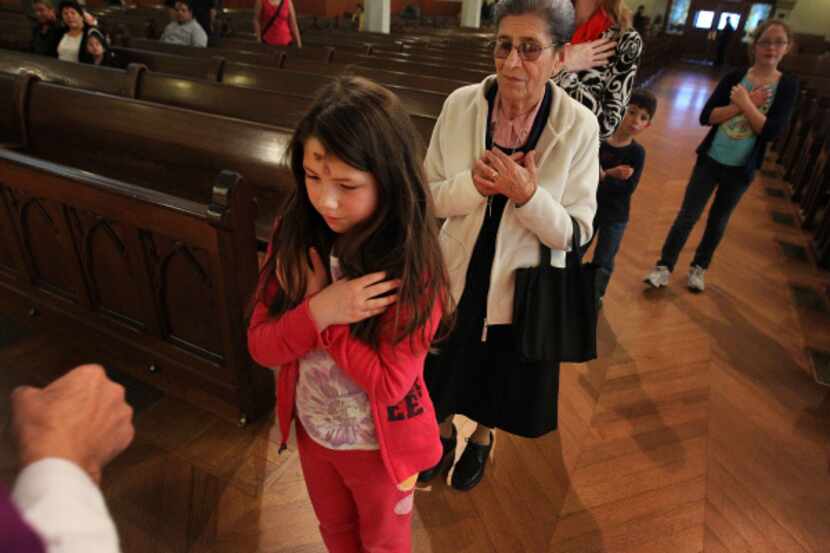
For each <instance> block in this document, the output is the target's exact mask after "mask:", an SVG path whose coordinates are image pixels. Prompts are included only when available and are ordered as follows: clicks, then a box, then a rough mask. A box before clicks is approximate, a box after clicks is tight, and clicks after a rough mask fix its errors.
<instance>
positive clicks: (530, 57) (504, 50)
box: [493, 39, 556, 61]
mask: <svg viewBox="0 0 830 553" xmlns="http://www.w3.org/2000/svg"><path fill="white" fill-rule="evenodd" d="M555 46H556V45H555V44H549V45H548V46H542V45H541V44H539V43H538V42H532V41H526V42H520V43H518V44H513V43H512V42H511V41H509V40H506V39H505V40H497V41H495V42H494V43H493V55H494V56H496V58H498V59H505V58H507V57H509V56H510V52H512V51H513V49H514V48H515V49H516V52H518V53H519V58H521V59H522V60H524V61H536V60H537V59H539V56H541V55H542V51H543V50H547V49H548V48H554V47H555Z"/></svg>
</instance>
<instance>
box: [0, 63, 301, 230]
mask: <svg viewBox="0 0 830 553" xmlns="http://www.w3.org/2000/svg"><path fill="white" fill-rule="evenodd" d="M14 78H15V77H13V76H11V75H6V74H0V82H1V81H2V80H3V79H14ZM17 78H18V79H21V80H25V79H27V78H29V79H30V80H33V81H37V78H34V77H32V76H29V75H18V76H17ZM0 90H2V87H0ZM7 100H8V99H3V98H0V101H7ZM26 102H27V103H26V106H25V110H26V111H25V113H23V114H22V115H18V117H17V121H18V123H19V124H20V125H21V128H19V129H18V131H17V134H18V136H20V137H22V140H21V142H22V145H21V148H22V149H23V150H24V151H25V152H26V153H29V154H31V155H34V156H35V157H40V158H43V159H47V160H50V161H54V162H56V163H59V164H62V165H67V166H70V167H76V168H79V169H84V170H87V171H90V172H92V173H96V174H100V175H104V176H107V177H110V178H116V179H121V180H128V181H129V182H130V183H131V184H136V185H139V186H143V187H146V188H150V189H153V190H158V191H161V192H164V193H168V194H172V195H175V196H178V197H182V198H185V199H188V200H191V201H195V202H203V203H204V202H207V201H208V200H209V195H210V186H211V182H212V179H213V178H214V176H215V175H216V174H217V173H218V172H220V171H222V170H231V171H235V172H237V173H239V174H241V175H242V176H243V177H244V178H245V180H246V181H248V182H250V184H251V185H252V186H253V187H254V190H255V193H256V198H257V202H258V205H259V210H258V219H257V222H256V229H257V236H258V237H259V238H260V240H262V241H266V240H267V238H268V237H269V236H270V232H271V227H272V223H273V218H274V214H275V213H276V211H277V209H278V207H279V205H280V203H281V202H282V200H283V199H284V197H285V194H286V191H287V190H288V189H289V188H291V187H292V186H293V176H292V175H291V172H290V169H289V168H288V167H287V166H286V165H285V163H284V161H285V160H284V155H285V148H286V146H287V144H288V142H289V140H290V138H291V134H292V133H293V130H292V129H289V128H280V127H275V126H271V125H263V124H259V123H254V122H250V121H243V120H241V119H234V118H229V117H223V116H219V115H213V114H208V113H200V112H196V111H192V110H187V109H182V108H177V107H171V106H165V105H160V104H154V103H150V102H146V101H140V100H134V99H130V98H121V97H117V96H111V95H107V94H101V93H97V92H92V91H88V90H81V89H76V88H69V87H65V86H62V85H57V84H53V83H47V82H34V83H32V84H31V85H30V90H29V93H28V95H27V100H26ZM57 107H63V108H64V109H57Z"/></svg>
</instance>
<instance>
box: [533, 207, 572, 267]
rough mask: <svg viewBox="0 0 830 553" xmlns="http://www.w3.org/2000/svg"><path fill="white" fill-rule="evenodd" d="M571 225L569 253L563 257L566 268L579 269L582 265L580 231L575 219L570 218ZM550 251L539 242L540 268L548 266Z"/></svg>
mask: <svg viewBox="0 0 830 553" xmlns="http://www.w3.org/2000/svg"><path fill="white" fill-rule="evenodd" d="M571 224H572V226H573V234H572V236H571V251H569V252H568V253H567V254H566V255H565V266H566V267H571V266H574V267H579V266H580V265H582V248H581V247H580V246H581V245H582V240H581V239H580V235H581V231H580V230H579V223H577V222H576V219H574V218H573V217H571ZM550 258H551V251H550V248H549V247H547V246H545V244H544V243H542V241H541V240H539V265H540V266H542V267H549V266H550Z"/></svg>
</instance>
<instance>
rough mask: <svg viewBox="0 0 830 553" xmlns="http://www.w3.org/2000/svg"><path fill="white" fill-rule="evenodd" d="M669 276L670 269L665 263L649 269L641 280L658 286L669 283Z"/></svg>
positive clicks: (655, 286)
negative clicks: (651, 269)
mask: <svg viewBox="0 0 830 553" xmlns="http://www.w3.org/2000/svg"><path fill="white" fill-rule="evenodd" d="M670 277H671V271H669V268H668V267H666V266H665V265H658V266H656V267H655V268H654V270H653V271H651V272H650V273H649V274H647V275H646V277H645V278H644V279H643V282H645V283H646V284H650V285H651V286H653V287H654V288H660V287H662V286H668V285H669V278H670Z"/></svg>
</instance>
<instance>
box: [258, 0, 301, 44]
mask: <svg viewBox="0 0 830 553" xmlns="http://www.w3.org/2000/svg"><path fill="white" fill-rule="evenodd" d="M254 33H255V34H256V38H257V40H258V41H259V42H262V43H263V44H270V45H271V46H288V45H290V44H292V43H293V44H294V45H295V46H296V47H297V48H302V47H303V39H302V37H301V36H300V27H299V25H297V13H296V12H295V11H294V2H292V1H291V0H255V1H254Z"/></svg>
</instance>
